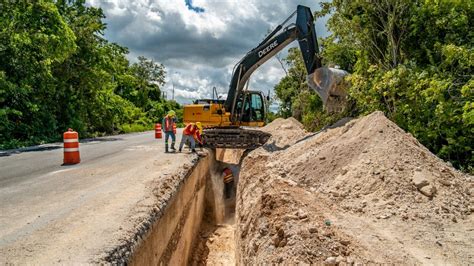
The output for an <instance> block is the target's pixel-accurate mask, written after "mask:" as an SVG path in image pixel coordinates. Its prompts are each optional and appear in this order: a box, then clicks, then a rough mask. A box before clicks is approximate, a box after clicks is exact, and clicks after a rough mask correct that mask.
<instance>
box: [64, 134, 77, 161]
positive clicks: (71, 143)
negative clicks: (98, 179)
mask: <svg viewBox="0 0 474 266" xmlns="http://www.w3.org/2000/svg"><path fill="white" fill-rule="evenodd" d="M63 137H64V164H76V163H80V162H81V157H80V155H79V134H77V132H76V131H74V130H72V129H71V128H69V129H68V130H67V131H66V132H64V134H63Z"/></svg>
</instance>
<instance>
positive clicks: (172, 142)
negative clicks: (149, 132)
mask: <svg viewBox="0 0 474 266" xmlns="http://www.w3.org/2000/svg"><path fill="white" fill-rule="evenodd" d="M170 137H171V147H174V143H175V142H176V135H175V134H174V133H173V131H165V146H166V149H168V139H169V138H170Z"/></svg>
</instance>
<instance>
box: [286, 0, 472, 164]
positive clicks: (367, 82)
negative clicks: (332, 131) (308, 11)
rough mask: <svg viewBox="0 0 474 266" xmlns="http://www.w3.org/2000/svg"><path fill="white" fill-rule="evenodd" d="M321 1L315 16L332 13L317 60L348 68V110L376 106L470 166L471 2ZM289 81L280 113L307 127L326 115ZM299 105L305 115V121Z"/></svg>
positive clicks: (433, 148)
mask: <svg viewBox="0 0 474 266" xmlns="http://www.w3.org/2000/svg"><path fill="white" fill-rule="evenodd" d="M321 5H322V10H321V11H320V12H317V13H316V17H318V16H324V15H327V14H331V17H330V19H329V21H328V28H329V30H330V32H331V35H330V36H329V37H328V38H325V39H324V40H322V41H321V42H320V43H322V46H323V49H322V57H323V62H324V63H325V64H326V65H338V66H341V67H342V68H343V69H346V70H349V71H350V72H351V73H352V74H351V75H350V76H349V77H348V78H347V79H348V81H350V82H351V84H352V86H351V88H350V91H349V94H350V98H351V102H354V103H355V109H353V110H350V112H352V113H355V114H367V113H370V112H373V111H374V110H382V111H384V113H385V114H386V115H387V117H388V118H390V119H391V120H393V121H394V122H396V123H397V124H398V125H399V126H400V127H402V128H403V129H405V130H407V131H409V132H411V133H412V134H413V135H414V136H415V137H417V138H418V140H420V142H422V143H423V144H424V145H425V146H427V147H428V148H429V149H430V150H431V151H433V152H434V153H436V154H437V155H438V156H440V157H441V158H444V159H447V160H449V161H451V162H452V163H453V164H454V165H455V166H457V167H459V168H462V169H465V170H467V171H474V167H473V165H474V159H473V147H474V137H473V136H474V126H473V116H474V110H473V106H474V103H473V94H474V90H473V83H474V79H473V78H474V75H473V64H474V49H473V44H474V32H473V31H472V28H473V27H474V25H473V24H474V7H473V3H472V2H471V1H460V0H459V1H458V0H455V1H449V0H424V1H411V0H390V1H385V0H371V1H365V0H354V1H352V0H351V1H349V0H333V1H332V2H325V3H322V4H321ZM295 79H296V80H298V76H297V75H294V74H291V73H290V74H289V75H288V76H287V77H285V78H283V79H282V80H281V81H280V83H279V84H278V85H277V88H278V90H279V91H280V92H279V93H277V95H278V96H279V97H282V98H280V99H284V100H283V103H285V104H286V105H283V107H284V108H285V106H286V108H288V106H289V108H288V110H286V112H287V113H292V114H293V115H294V116H296V117H297V118H299V119H301V120H302V121H303V122H304V124H305V125H306V126H307V127H308V128H311V127H310V126H309V124H310V123H309V122H308V119H313V120H315V121H323V123H324V122H327V121H332V119H331V118H329V119H328V118H327V116H328V114H326V113H324V112H318V111H316V112H314V111H313V110H312V109H311V108H309V107H308V106H312V104H311V100H310V99H311V97H310V95H308V92H306V91H304V90H295V88H297V87H298V85H297V84H292V83H290V82H288V81H291V80H295ZM295 83H298V82H297V81H295ZM288 95H290V96H288ZM285 97H286V98H285ZM289 99H293V100H289ZM295 99H296V100H295ZM290 103H291V104H290ZM313 106H314V105H313ZM301 110H308V111H307V112H309V113H310V114H309V115H306V117H309V118H307V120H306V121H305V120H304V117H305V115H303V116H300V115H299V114H298V113H301ZM311 113H313V114H311ZM318 123H319V122H318ZM313 128H317V127H313Z"/></svg>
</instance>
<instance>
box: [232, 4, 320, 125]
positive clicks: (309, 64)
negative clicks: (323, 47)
mask: <svg viewBox="0 0 474 266" xmlns="http://www.w3.org/2000/svg"><path fill="white" fill-rule="evenodd" d="M295 13H296V24H293V25H290V26H288V27H286V28H284V29H283V25H284V24H285V23H286V22H287V21H288V20H289V19H290V18H291V17H292V16H294V14H295ZM295 13H293V14H292V15H291V16H290V17H289V18H288V19H286V20H285V22H283V23H282V24H280V25H278V27H277V28H275V30H273V31H272V32H271V33H270V34H269V35H268V36H267V37H266V38H265V39H264V40H263V41H262V42H261V43H260V44H259V45H258V46H257V47H256V48H254V49H252V50H251V51H250V52H248V53H247V54H246V55H245V57H244V58H242V60H240V61H239V62H238V63H237V64H236V66H235V67H234V71H233V75H232V80H231V83H230V87H229V92H228V96H227V100H226V102H225V108H226V110H230V113H231V119H233V120H235V119H238V116H237V115H236V113H237V112H236V102H237V98H238V97H239V94H240V93H241V92H242V89H243V88H244V86H245V84H246V83H247V81H248V79H249V78H250V75H252V73H253V72H254V71H255V70H256V69H257V68H258V67H260V66H261V65H262V64H264V63H265V62H266V61H267V60H268V59H270V58H272V57H273V56H274V55H275V54H277V53H278V52H280V51H281V50H282V49H284V48H285V47H286V46H288V45H289V44H290V43H292V42H293V41H295V40H298V43H299V47H300V50H301V53H302V55H303V60H304V63H305V66H306V70H307V72H308V73H313V72H314V71H315V69H317V68H320V67H321V61H320V59H319V57H318V54H319V49H318V42H317V38H316V31H315V28H314V22H313V21H314V19H313V15H312V14H311V10H310V9H309V8H308V7H305V6H301V5H299V6H298V7H297V9H296V12H295ZM282 29H283V30H282ZM280 31H281V32H280Z"/></svg>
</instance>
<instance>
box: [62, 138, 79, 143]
mask: <svg viewBox="0 0 474 266" xmlns="http://www.w3.org/2000/svg"><path fill="white" fill-rule="evenodd" d="M71 142H79V139H64V143H71Z"/></svg>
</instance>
